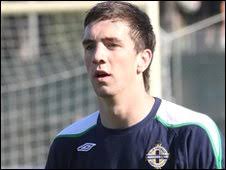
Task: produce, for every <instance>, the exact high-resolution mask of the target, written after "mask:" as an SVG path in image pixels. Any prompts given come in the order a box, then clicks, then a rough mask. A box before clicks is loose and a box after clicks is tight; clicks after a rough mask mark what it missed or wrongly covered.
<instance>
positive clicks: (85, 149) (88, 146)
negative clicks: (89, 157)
mask: <svg viewBox="0 0 226 170" xmlns="http://www.w3.org/2000/svg"><path fill="white" fill-rule="evenodd" d="M94 146H96V144H95V143H85V144H83V145H81V146H79V147H77V151H79V152H88V151H89V150H90V149H92V148H93V147H94Z"/></svg>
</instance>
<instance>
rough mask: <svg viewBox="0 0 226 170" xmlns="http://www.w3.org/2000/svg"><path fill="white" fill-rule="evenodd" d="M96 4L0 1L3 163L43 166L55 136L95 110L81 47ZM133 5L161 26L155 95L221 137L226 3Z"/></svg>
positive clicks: (95, 104)
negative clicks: (206, 119) (201, 119)
mask: <svg viewBox="0 0 226 170" xmlns="http://www.w3.org/2000/svg"><path fill="white" fill-rule="evenodd" d="M95 3H97V1H90V2H84V1H83V2H80V1H70V2H69V1H58V2H56V1H8V2H7V1H1V168H44V166H45V163H46V159H47V154H48V150H49V146H50V144H51V142H52V140H53V138H54V137H55V135H56V134H57V133H58V132H59V131H61V130H62V129H63V128H64V127H65V126H67V125H69V124H71V123H72V122H74V121H75V120H77V119H80V118H81V117H84V116H86V115H88V114H89V113H91V112H94V111H96V110H97V101H96V98H95V94H94V91H93V90H92V87H91V84H90V82H89V80H88V77H87V74H86V69H85V67H84V63H83V50H82V45H81V38H82V31H83V19H84V16H85V14H86V11H87V10H88V9H89V8H90V7H92V6H93V5H94V4H95ZM133 3H134V4H136V5H137V6H139V7H140V8H141V9H142V10H144V11H146V12H147V13H148V14H149V15H150V17H151V19H152V22H153V23H158V25H157V26H156V27H154V31H156V34H157V37H158V42H157V43H158V44H157V46H158V48H157V52H156V53H157V54H156V55H157V56H155V57H156V59H155V58H154V60H158V61H159V62H158V68H160V69H159V71H158V73H159V74H157V75H158V77H157V78H155V79H157V80H158V81H159V82H160V83H159V87H158V89H160V92H159V93H158V94H157V96H159V97H162V98H164V99H166V100H169V101H172V102H175V103H177V104H180V105H183V106H185V107H188V108H190V109H193V110H195V111H198V112H202V113H205V114H207V115H209V116H210V117H211V118H212V119H213V120H214V121H215V122H216V124H217V126H218V127H219V129H220V130H221V132H222V135H223V136H225V13H224V11H225V2H224V1H161V2H157V1H155V2H154V1H153V2H146V1H138V2H133ZM153 3H154V4H153ZM153 11H154V12H153ZM153 15H154V16H157V17H153ZM152 81H155V80H153V79H152V80H151V83H152ZM182 114H183V113H182ZM182 116H183V115H182Z"/></svg>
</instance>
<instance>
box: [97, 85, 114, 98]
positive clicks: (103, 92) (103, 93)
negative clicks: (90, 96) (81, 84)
mask: <svg viewBox="0 0 226 170" xmlns="http://www.w3.org/2000/svg"><path fill="white" fill-rule="evenodd" d="M95 92H96V95H97V96H98V97H101V98H109V97H113V96H114V95H115V94H116V92H114V91H113V90H110V89H107V88H105V87H101V88H95Z"/></svg>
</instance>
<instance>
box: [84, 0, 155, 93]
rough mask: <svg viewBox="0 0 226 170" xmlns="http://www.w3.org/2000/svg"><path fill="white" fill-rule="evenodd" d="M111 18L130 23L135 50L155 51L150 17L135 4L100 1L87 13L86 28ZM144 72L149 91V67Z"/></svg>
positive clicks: (146, 87)
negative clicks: (93, 23)
mask: <svg viewBox="0 0 226 170" xmlns="http://www.w3.org/2000/svg"><path fill="white" fill-rule="evenodd" d="M109 19H122V20H124V21H126V22H128V23H129V26H130V28H131V31H130V36H131V39H132V40H133V41H134V44H135V50H136V51H137V52H140V51H142V50H144V49H150V50H151V51H152V54H153V53H154V49H155V44H156V39H155V34H154V32H153V27H152V25H151V22H150V19H149V17H148V16H147V14H145V13H144V12H143V11H142V10H140V9H139V8H138V7H136V6H135V5H132V4H130V3H127V2H120V1H106V2H101V3H98V4H97V5H96V6H94V7H93V8H92V9H91V10H90V11H89V12H88V13H87V15H86V17H85V21H84V28H85V27H86V26H87V25H89V24H90V23H92V22H96V21H97V22H98V21H103V20H109ZM150 65H151V62H150V64H149V66H148V68H147V69H146V70H145V71H144V72H143V80H144V86H145V90H146V91H147V92H148V91H149V88H150V87H149V77H150V75H149V69H150Z"/></svg>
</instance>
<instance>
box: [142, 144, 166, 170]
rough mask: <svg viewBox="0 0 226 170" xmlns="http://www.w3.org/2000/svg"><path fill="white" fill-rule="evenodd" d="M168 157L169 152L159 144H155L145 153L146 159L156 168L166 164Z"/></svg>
mask: <svg viewBox="0 0 226 170" xmlns="http://www.w3.org/2000/svg"><path fill="white" fill-rule="evenodd" d="M168 158H169V153H168V152H167V150H166V149H165V148H164V147H163V146H162V145H161V144H157V145H156V146H155V147H153V148H152V149H151V150H150V151H149V152H148V153H147V154H146V160H147V161H148V163H149V164H150V165H151V166H153V167H154V168H156V169H161V168H162V167H163V166H164V165H165V164H166V162H167V160H168Z"/></svg>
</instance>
